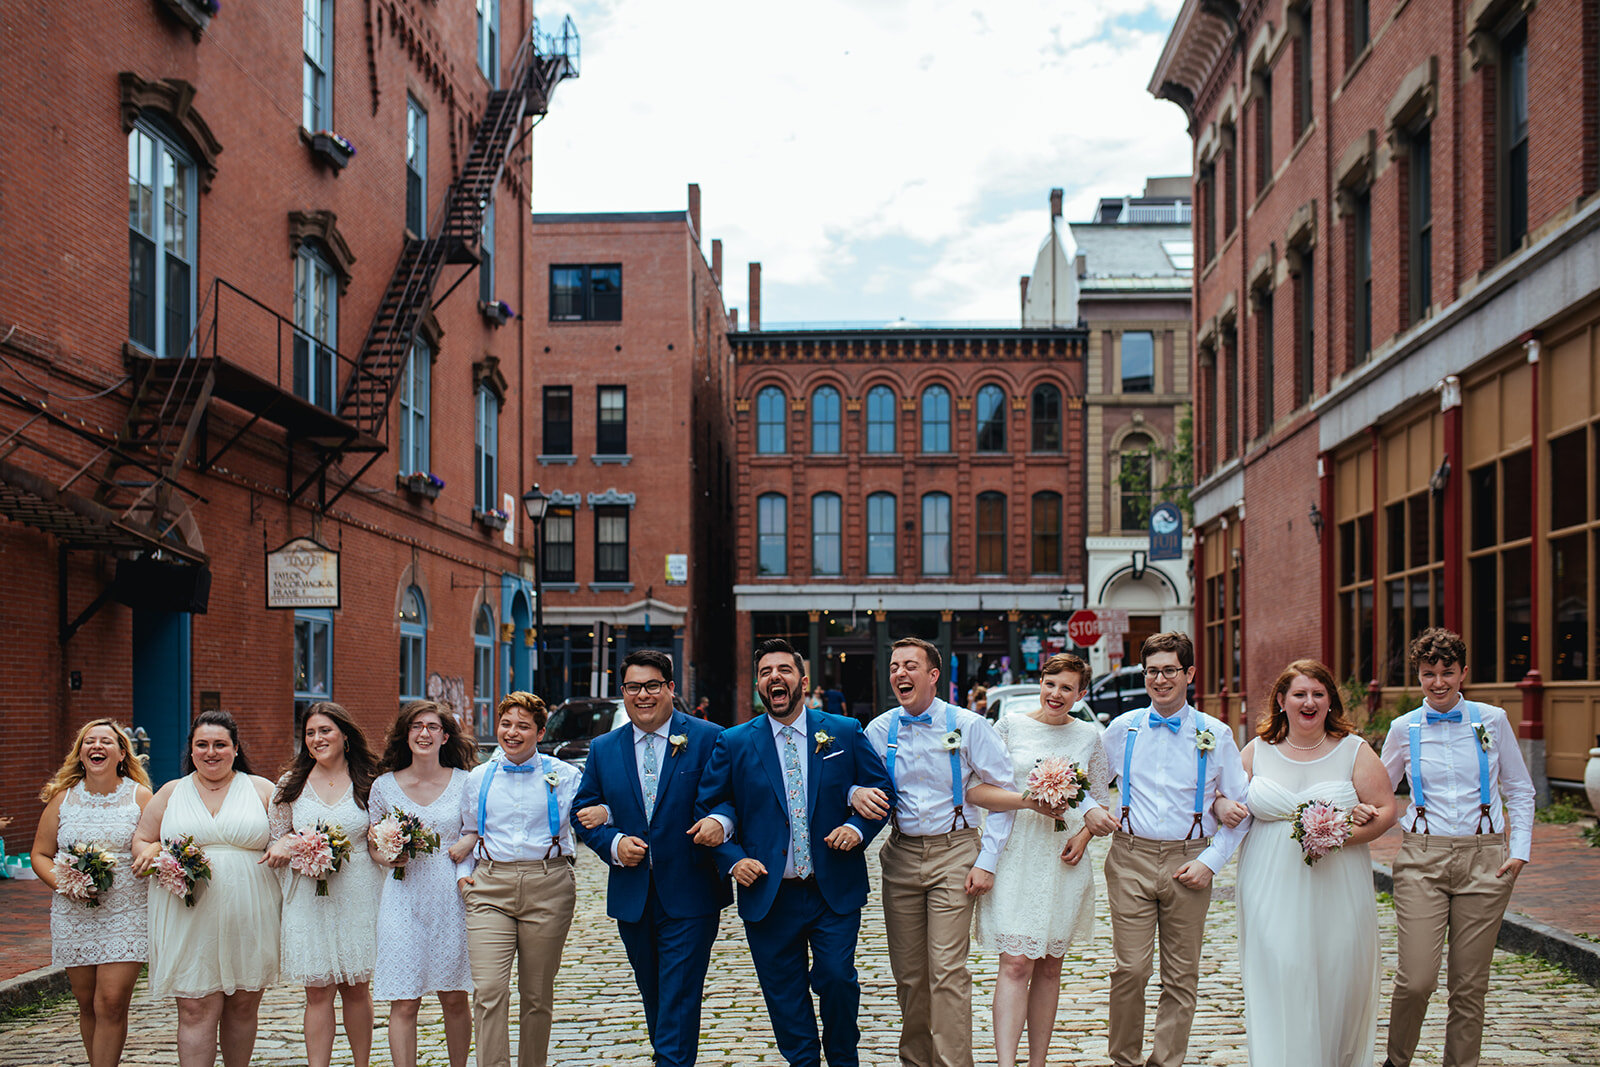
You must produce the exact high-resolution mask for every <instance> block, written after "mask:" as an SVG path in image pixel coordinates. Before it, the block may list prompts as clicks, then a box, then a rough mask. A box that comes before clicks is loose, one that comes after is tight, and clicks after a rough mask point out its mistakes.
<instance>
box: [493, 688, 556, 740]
mask: <svg viewBox="0 0 1600 1067" xmlns="http://www.w3.org/2000/svg"><path fill="white" fill-rule="evenodd" d="M512 708H520V709H522V710H523V711H525V712H527V713H528V716H529V717H530V718H532V719H533V725H534V726H535V727H536V728H538V729H540V730H543V729H544V724H545V723H546V722H548V721H549V719H550V709H549V708H548V707H546V706H545V702H544V701H543V700H542V699H540V698H539V697H536V696H534V695H533V694H532V693H526V692H523V691H522V690H517V691H516V692H513V693H507V694H506V695H505V696H503V697H501V698H500V703H499V704H498V705H497V706H496V707H495V709H494V721H495V723H496V724H498V723H499V722H500V716H502V715H504V714H505V713H506V712H507V711H510V710H511V709H512Z"/></svg>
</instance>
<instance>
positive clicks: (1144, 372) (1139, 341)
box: [1122, 331, 1156, 393]
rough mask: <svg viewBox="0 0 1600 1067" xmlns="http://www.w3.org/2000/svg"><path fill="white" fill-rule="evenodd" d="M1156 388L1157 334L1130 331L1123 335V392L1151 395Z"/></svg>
mask: <svg viewBox="0 0 1600 1067" xmlns="http://www.w3.org/2000/svg"><path fill="white" fill-rule="evenodd" d="M1155 387H1156V339H1155V334H1152V333H1146V332H1143V331H1129V332H1126V333H1124V334H1123V335H1122V391H1123V392H1124V393H1150V392H1154V391H1155Z"/></svg>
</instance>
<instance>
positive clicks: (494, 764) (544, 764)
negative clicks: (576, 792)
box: [478, 752, 561, 859]
mask: <svg viewBox="0 0 1600 1067" xmlns="http://www.w3.org/2000/svg"><path fill="white" fill-rule="evenodd" d="M539 768H540V769H541V770H542V771H544V773H545V774H550V773H551V772H552V771H554V769H555V767H554V761H553V760H551V758H550V757H549V756H546V755H545V754H544V753H542V752H541V753H540V754H539ZM499 769H500V761H499V760H497V759H494V760H490V761H489V769H488V770H486V771H484V772H483V784H482V785H481V786H479V787H478V854H479V855H480V856H488V853H487V852H486V851H484V847H483V839H484V837H485V834H484V826H485V824H486V823H487V821H488V813H489V783H490V782H492V781H494V772H495V771H497V770H499ZM557 780H558V781H559V779H557ZM544 784H545V789H546V794H545V815H546V816H547V817H548V820H549V823H550V847H549V848H547V849H545V850H544V858H545V859H550V858H552V857H554V856H559V855H561V805H560V804H558V803H557V802H556V787H555V786H554V785H551V784H550V781H549V779H546V780H545V783H544ZM489 858H491V859H492V858H493V857H489Z"/></svg>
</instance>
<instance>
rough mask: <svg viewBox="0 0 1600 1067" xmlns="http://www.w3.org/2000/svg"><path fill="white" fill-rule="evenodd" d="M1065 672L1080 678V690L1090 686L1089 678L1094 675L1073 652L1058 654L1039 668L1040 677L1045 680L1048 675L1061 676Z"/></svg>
mask: <svg viewBox="0 0 1600 1067" xmlns="http://www.w3.org/2000/svg"><path fill="white" fill-rule="evenodd" d="M1063 671H1066V672H1069V673H1072V674H1076V675H1077V676H1078V688H1079V689H1082V688H1084V687H1085V686H1087V685H1088V684H1089V677H1090V675H1091V674H1092V673H1093V672H1092V671H1090V670H1089V665H1088V664H1087V663H1085V662H1083V660H1081V659H1079V658H1078V657H1077V656H1074V655H1073V654H1072V653H1071V652H1057V653H1056V654H1055V655H1053V656H1051V657H1050V658H1049V659H1047V660H1045V661H1044V666H1042V667H1040V668H1039V677H1040V678H1043V677H1044V676H1045V675H1047V674H1060V673H1062V672H1063Z"/></svg>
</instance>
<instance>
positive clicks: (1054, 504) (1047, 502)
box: [1031, 493, 1061, 574]
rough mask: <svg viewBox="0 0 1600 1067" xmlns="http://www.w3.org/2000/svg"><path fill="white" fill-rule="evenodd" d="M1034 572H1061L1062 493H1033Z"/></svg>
mask: <svg viewBox="0 0 1600 1067" xmlns="http://www.w3.org/2000/svg"><path fill="white" fill-rule="evenodd" d="M1031 529H1032V531H1033V573H1034V574H1060V573H1061V494H1060V493H1035V494H1033V522H1032V525H1031Z"/></svg>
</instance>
